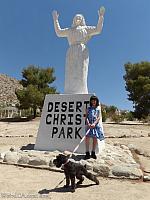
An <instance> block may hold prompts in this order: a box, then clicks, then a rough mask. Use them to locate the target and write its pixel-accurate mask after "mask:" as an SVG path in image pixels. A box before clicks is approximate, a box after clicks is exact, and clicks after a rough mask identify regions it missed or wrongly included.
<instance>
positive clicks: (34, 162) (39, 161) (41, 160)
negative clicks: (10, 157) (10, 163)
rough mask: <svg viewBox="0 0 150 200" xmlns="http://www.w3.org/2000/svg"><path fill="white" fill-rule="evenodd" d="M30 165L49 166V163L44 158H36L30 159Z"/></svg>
mask: <svg viewBox="0 0 150 200" xmlns="http://www.w3.org/2000/svg"><path fill="white" fill-rule="evenodd" d="M28 164H29V165H35V166H38V165H47V162H46V160H45V159H44V158H39V157H34V158H30V159H29V163H28Z"/></svg>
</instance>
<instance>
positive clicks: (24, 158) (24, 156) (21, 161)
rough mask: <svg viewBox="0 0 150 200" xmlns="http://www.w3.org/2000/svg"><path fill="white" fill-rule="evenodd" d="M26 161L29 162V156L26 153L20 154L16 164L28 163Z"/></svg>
mask: <svg viewBox="0 0 150 200" xmlns="http://www.w3.org/2000/svg"><path fill="white" fill-rule="evenodd" d="M28 163H29V156H27V155H22V156H21V157H20V158H19V160H18V164H28Z"/></svg>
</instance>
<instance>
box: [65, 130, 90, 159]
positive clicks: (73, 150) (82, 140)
mask: <svg viewBox="0 0 150 200" xmlns="http://www.w3.org/2000/svg"><path fill="white" fill-rule="evenodd" d="M89 131H90V128H89V129H88V130H87V132H86V134H85V135H84V137H83V138H82V139H81V140H80V143H79V144H78V145H77V146H76V147H75V149H74V150H73V152H72V154H74V153H75V152H76V151H77V149H78V148H79V145H80V144H81V143H82V142H83V140H84V139H85V137H86V136H87V135H88V133H89ZM72 154H70V155H71V156H72ZM71 156H69V157H71Z"/></svg>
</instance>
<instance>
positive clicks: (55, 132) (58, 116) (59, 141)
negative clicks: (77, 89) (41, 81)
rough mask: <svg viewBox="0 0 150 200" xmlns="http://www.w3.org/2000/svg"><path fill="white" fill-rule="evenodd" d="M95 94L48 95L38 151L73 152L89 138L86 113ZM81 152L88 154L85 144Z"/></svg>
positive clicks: (38, 137)
mask: <svg viewBox="0 0 150 200" xmlns="http://www.w3.org/2000/svg"><path fill="white" fill-rule="evenodd" d="M90 96H91V94H71V95H67V94H66V95H65V94H63V95H62V94H49V95H46V97H45V101H44V107H43V111H42V116H41V121H40V126H39V130H38V135H37V140H36V144H35V149H37V150H46V151H54V150H59V151H71V152H72V151H73V150H74V149H75V147H76V146H77V145H78V144H79V143H80V140H81V139H82V137H83V136H84V135H85V111H86V108H87V107H88V106H89V99H90ZM76 152H78V153H85V141H83V142H82V143H81V144H80V146H79V148H78V149H77V151H76Z"/></svg>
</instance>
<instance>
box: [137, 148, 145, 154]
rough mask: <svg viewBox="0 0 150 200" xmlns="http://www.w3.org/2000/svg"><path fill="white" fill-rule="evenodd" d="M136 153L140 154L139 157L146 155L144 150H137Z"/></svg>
mask: <svg viewBox="0 0 150 200" xmlns="http://www.w3.org/2000/svg"><path fill="white" fill-rule="evenodd" d="M135 153H137V154H139V155H144V150H143V149H140V148H138V149H135Z"/></svg>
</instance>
